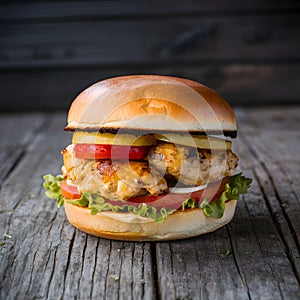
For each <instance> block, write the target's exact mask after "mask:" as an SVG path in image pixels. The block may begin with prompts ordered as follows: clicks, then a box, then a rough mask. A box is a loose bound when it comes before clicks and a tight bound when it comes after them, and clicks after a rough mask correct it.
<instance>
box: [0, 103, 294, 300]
mask: <svg viewBox="0 0 300 300" xmlns="http://www.w3.org/2000/svg"><path fill="white" fill-rule="evenodd" d="M236 112H237V117H238V122H239V138H238V140H237V141H236V142H235V151H236V152H237V153H238V154H239V157H240V167H241V169H243V170H244V171H245V173H246V174H247V175H248V176H251V177H252V178H253V184H252V188H251V190H250V193H248V194H247V195H245V196H244V197H242V199H241V200H240V201H239V203H238V207H237V211H236V214H235V217H234V219H233V220H232V222H231V223H230V224H229V225H227V226H226V227H223V228H221V229H219V230H217V231H216V232H214V233H211V234H207V235H203V236H200V237H197V238H193V239H187V240H181V241H173V242H161V243H130V242H120V241H110V240H106V239H100V238H96V237H93V236H89V235H86V234H85V233H82V232H80V231H78V230H77V229H75V228H74V227H72V226H71V225H70V224H69V223H68V221H67V220H66V217H65V213H64V210H63V209H57V207H56V204H55V202H54V201H51V200H49V199H47V198H46V197H45V195H44V190H43V188H42V175H43V174H45V173H54V174H56V173H59V168H60V164H61V156H60V150H61V149H62V148H63V147H64V146H65V145H67V144H68V143H69V142H70V138H71V135H70V134H69V133H65V132H63V131H62V128H63V126H64V125H65V118H66V116H65V115H64V114H30V115H1V117H0V125H1V126H0V133H1V134H0V141H1V142H0V150H1V151H0V152H1V153H2V150H3V149H11V155H9V153H6V152H3V153H5V154H3V155H5V157H6V158H2V162H4V164H3V166H2V168H3V169H1V170H4V171H3V172H4V173H5V174H8V176H2V177H0V182H1V186H0V187H1V189H0V199H1V206H0V239H1V238H2V237H3V238H2V240H1V245H0V298H1V299H62V298H64V299H65V298H68V299H69V298H72V299H75V298H77V299H94V298H96V299H115V298H120V299H156V298H157V299H298V298H299V297H300V285H299V283H300V264H299V249H300V247H299V232H300V230H299V226H300V221H299V214H300V205H299V194H300V193H299V192H300V190H299V184H298V183H299V176H300V175H299V174H300V169H299V166H300V164H299V149H300V145H299V143H300V139H299V137H300V136H299V123H300V117H299V116H300V107H292V108H260V109H236ZM16 123H18V124H19V127H18V130H15V128H14V127H15V124H16ZM20 147H21V148H22V149H23V150H22V152H21V153H20V152H18V148H20ZM14 153H15V154H14ZM3 157H4V156H3ZM6 164H9V165H10V166H9V167H7V165H6ZM8 169H9V171H7V170H8ZM5 234H6V235H7V236H6V238H4V237H5Z"/></svg>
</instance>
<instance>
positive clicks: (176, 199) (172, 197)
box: [110, 178, 228, 209]
mask: <svg viewBox="0 0 300 300" xmlns="http://www.w3.org/2000/svg"><path fill="white" fill-rule="evenodd" d="M227 182H228V178H224V179H223V180H219V181H216V182H214V183H211V184H208V186H207V187H206V188H205V189H203V190H200V191H196V192H192V193H187V194H175V193H168V194H161V195H158V196H140V197H134V198H129V199H128V200H127V201H126V203H128V204H129V205H134V206H136V204H138V205H139V204H141V203H146V204H148V205H150V206H154V207H156V208H163V207H166V208H171V209H181V207H182V202H184V201H185V200H186V199H188V198H193V199H194V200H195V202H197V203H201V202H202V201H203V200H204V199H205V198H208V200H209V202H212V201H215V200H217V199H218V198H219V197H220V196H221V195H222V193H223V191H224V190H225V185H226V183H227ZM110 203H112V204H113V201H111V202H110ZM123 204H124V202H123ZM118 205H120V204H118Z"/></svg>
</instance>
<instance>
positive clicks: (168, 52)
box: [0, 14, 300, 69]
mask: <svg viewBox="0 0 300 300" xmlns="http://www.w3.org/2000/svg"><path fill="white" fill-rule="evenodd" d="M299 20H300V19H299V15H298V14H291V15H285V14H282V15H281V14H279V15H268V16H265V15H251V16H247V15H246V16H245V15H234V16H205V17H201V16H199V17H190V18H187V17H185V16H182V17H181V18H175V19H165V18H162V19H157V20H154V19H150V20H149V19H142V20H139V19H138V20H135V19H133V20H115V21H114V22H111V21H110V20H103V21H94V20H91V21H86V22H68V23H60V22H54V23H52V22H50V23H45V24H44V23H38V24H35V23H33V24H30V23H29V24H15V23H12V24H3V25H2V26H1V31H0V46H1V48H0V69H11V68H16V67H18V68H22V67H23V68H45V67H67V66H69V67H70V66H71V67H74V66H77V67H79V66H95V65H98V66H105V65H106V66H107V65H112V64H114V65H117V64H137V63H139V64H144V63H145V62H147V63H148V64H155V63H156V64H157V63H174V64H175V63H178V62H182V61H184V62H222V61H232V60H235V61H237V62H240V61H258V62H259V61H260V62H262V61H274V60H275V61H276V60H284V61H286V60H287V59H288V60H296V59H299V51H298V49H299V46H300V39H299V38H298V28H299V25H300V21H299ZM75 33H76V34H75Z"/></svg>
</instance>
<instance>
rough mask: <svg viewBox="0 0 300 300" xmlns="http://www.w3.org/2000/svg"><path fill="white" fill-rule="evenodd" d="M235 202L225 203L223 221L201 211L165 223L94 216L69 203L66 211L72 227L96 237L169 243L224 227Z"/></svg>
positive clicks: (122, 215) (178, 214)
mask: <svg viewBox="0 0 300 300" xmlns="http://www.w3.org/2000/svg"><path fill="white" fill-rule="evenodd" d="M236 202H237V201H236V200H231V201H227V202H226V204H225V212H224V215H223V217H222V218H220V219H215V218H212V217H207V216H205V215H204V213H203V210H202V209H200V208H194V209H187V210H185V211H182V212H176V213H174V214H171V215H169V216H168V217H167V218H166V220H165V221H164V222H163V223H156V222H155V221H153V220H151V219H149V218H145V217H139V216H137V215H135V214H133V213H114V212H100V213H97V214H96V215H91V213H90V210H89V209H88V208H87V207H80V206H76V205H73V204H69V203H67V202H65V204H64V207H65V211H66V214H67V217H68V219H69V222H70V223H71V224H72V225H74V226H75V227H77V228H78V229H80V230H81V231H84V232H86V233H89V234H92V235H95V236H99V237H103V238H108V239H114V240H125V241H167V240H175V239H183V238H190V237H194V236H198V235H201V234H205V233H209V232H212V231H215V230H216V229H218V228H220V227H222V226H224V225H225V224H227V223H229V222H230V221H231V219H232V217H233V215H234V211H235V207H236Z"/></svg>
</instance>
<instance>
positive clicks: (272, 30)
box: [0, 0, 300, 111]
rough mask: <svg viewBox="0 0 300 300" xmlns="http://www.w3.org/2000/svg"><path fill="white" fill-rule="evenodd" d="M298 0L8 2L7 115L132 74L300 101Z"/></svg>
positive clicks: (3, 29)
mask: <svg viewBox="0 0 300 300" xmlns="http://www.w3.org/2000/svg"><path fill="white" fill-rule="evenodd" d="M299 25H300V2H299V1H291V0H281V1H264V0H252V1H236V0H230V1H223V0H214V1H202V0H184V1H179V0H176V1H175V0H173V1H172V0H166V1H163V0H151V1H121V0H110V1H109V0H107V1H48V2H46V1H1V4H0V89H1V90H0V97H1V98H0V104H1V111H31V110H44V111H45V110H47V111H49V110H65V109H67V108H68V106H69V104H70V102H71V101H72V100H73V98H74V97H75V96H76V95H77V94H78V93H79V92H80V91H81V90H83V89H84V88H86V87H87V86H89V85H90V84H91V83H93V82H96V81H99V80H101V79H104V78H107V77H111V76H118V75H125V74H145V73H147V74H148V73H152V74H168V75H175V76H183V77H188V78H191V79H195V80H198V81H200V82H203V83H204V84H206V85H208V86H210V87H212V88H214V89H216V90H217V91H218V92H219V93H221V94H222V95H223V96H224V97H225V98H226V99H227V100H228V101H229V102H230V103H231V104H233V105H240V106H249V105H274V104H276V105H277V104H278V105H283V104H284V105H286V104H296V103H299V99H300V89H299V87H300V68H299V67H300V38H299V36H300V34H299V33H300V31H299Z"/></svg>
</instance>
